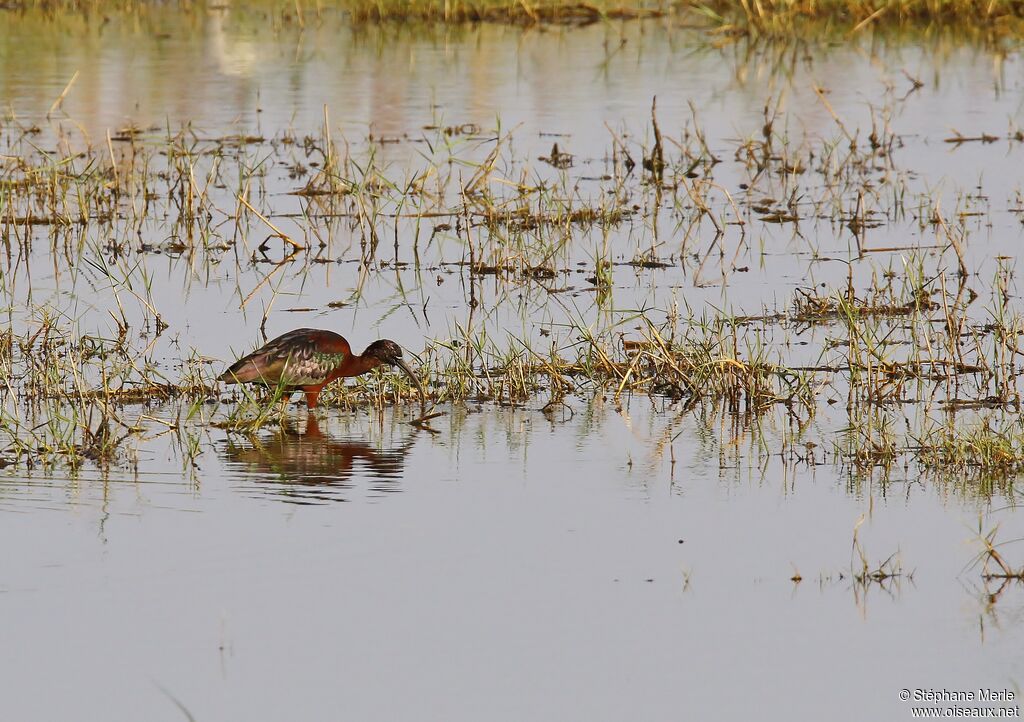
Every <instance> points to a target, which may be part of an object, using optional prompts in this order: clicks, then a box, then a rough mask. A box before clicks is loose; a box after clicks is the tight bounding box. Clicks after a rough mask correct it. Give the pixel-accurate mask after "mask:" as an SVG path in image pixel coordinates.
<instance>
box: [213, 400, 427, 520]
mask: <svg viewBox="0 0 1024 722" xmlns="http://www.w3.org/2000/svg"><path fill="white" fill-rule="evenodd" d="M414 441H415V434H412V435H410V436H409V437H407V438H406V439H405V440H404V441H403V442H402V443H401V444H399V445H397V446H394V447H391V448H379V446H375V445H373V444H371V443H368V442H367V441H365V440H363V439H359V438H335V437H332V436H331V435H329V434H326V433H324V432H323V431H321V429H320V422H319V421H318V420H317V418H316V417H315V416H314V415H312V414H310V415H309V416H308V418H307V420H306V425H305V428H300V427H299V425H298V424H295V423H294V422H289V423H288V424H287V425H286V426H284V427H283V428H281V429H280V430H279V431H277V432H276V433H274V434H273V435H271V436H262V437H257V438H248V439H244V440H240V439H233V438H229V439H228V443H227V446H226V447H225V449H224V460H225V464H226V466H227V467H228V469H229V470H230V471H231V472H232V473H233V474H236V475H238V476H241V477H243V478H244V480H245V487H246V490H247V491H255V492H257V493H258V494H259V495H260V496H273V497H275V498H277V499H280V500H281V501H286V502H290V503H294V504H320V503H325V502H331V501H349V500H350V499H351V496H352V495H353V494H357V493H358V494H359V495H361V496H368V497H374V496H380V495H382V494H387V493H391V492H395V491H399V490H400V487H399V482H400V481H401V479H402V477H403V476H404V471H405V457H406V455H407V454H408V453H409V451H410V449H411V448H412V445H413V443H414ZM357 485H358V487H360V488H361V489H364V490H365V491H360V492H357V491H356V487H357Z"/></svg>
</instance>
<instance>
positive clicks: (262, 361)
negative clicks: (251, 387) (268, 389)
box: [217, 328, 425, 409]
mask: <svg viewBox="0 0 1024 722" xmlns="http://www.w3.org/2000/svg"><path fill="white" fill-rule="evenodd" d="M381 364H387V365H389V366H397V367H398V368H400V369H402V371H404V372H405V373H406V374H407V375H408V376H409V378H410V379H412V382H413V383H414V384H415V385H416V388H417V389H418V390H419V392H420V398H421V399H424V398H425V395H424V392H423V386H422V385H421V384H420V382H419V379H417V378H416V374H414V373H413V371H412V369H411V368H409V366H408V365H407V364H406V363H405V361H403V360H402V348H401V347H400V346H399V345H398V344H397V343H395V342H394V341H389V340H387V339H381V340H380V341H374V342H373V343H372V344H370V345H369V346H368V347H367V348H366V350H365V351H364V352H363V353H362V354H354V353H352V347H351V346H349V343H348V341H346V340H345V339H344V337H342V336H339V335H338V334H336V333H334V332H333V331H322V330H319V329H315V328H299V329H296V330H294V331H289V332H288V333H286V334H284V335H281V336H278V337H277V338H275V339H273V340H271V341H269V342H267V343H266V344H265V345H263V346H261V347H260V348H258V349H256V350H255V351H253V352H252V353H251V354H249V355H248V356H243V357H242V358H240V359H238V361H236V362H235V363H233V364H232V365H231V366H230V367H229V368H228V370H227V371H225V372H224V373H222V374H221V375H220V376H219V377H218V378H217V380H218V381H223V382H225V383H228V384H234V383H259V384H263V385H265V386H275V387H277V386H281V387H284V389H285V390H286V391H288V392H292V391H302V392H303V393H304V394H305V395H306V403H307V404H308V405H309V408H311V409H313V408H316V405H317V398H318V397H319V395H320V392H321V391H322V390H323V388H324V386H326V385H327V384H329V383H331V382H332V381H334V380H336V379H339V378H342V377H345V376H359V375H361V374H364V373H366V372H367V371H370V370H372V369H375V368H377V367H378V366H380V365H381Z"/></svg>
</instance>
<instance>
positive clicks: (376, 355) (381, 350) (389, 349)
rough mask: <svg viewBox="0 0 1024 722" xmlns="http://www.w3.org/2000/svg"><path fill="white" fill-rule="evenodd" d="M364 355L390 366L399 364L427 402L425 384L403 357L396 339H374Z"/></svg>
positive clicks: (422, 399)
mask: <svg viewBox="0 0 1024 722" xmlns="http://www.w3.org/2000/svg"><path fill="white" fill-rule="evenodd" d="M363 356H368V357H370V358H372V359H376V360H377V361H379V362H380V363H382V364H387V365H388V366H397V367H398V368H400V369H402V371H404V372H405V375H406V376H408V377H409V379H410V380H411V381H412V382H413V384H414V385H415V386H416V389H417V390H418V391H419V392H420V400H421V401H422V402H423V404H426V399H427V394H426V392H425V391H424V390H423V384H421V383H420V380H419V379H418V378H417V377H416V374H415V373H414V372H413V370H412V369H411V368H410V367H409V364H407V363H406V362H405V360H404V359H403V358H402V347H401V346H399V345H398V344H397V343H395V342H394V341H390V340H388V339H386V338H382V339H381V340H380V341H374V342H373V343H371V344H370V345H369V346H367V347H366V350H365V351H363Z"/></svg>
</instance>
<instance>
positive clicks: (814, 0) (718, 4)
mask: <svg viewBox="0 0 1024 722" xmlns="http://www.w3.org/2000/svg"><path fill="white" fill-rule="evenodd" d="M151 4H153V3H152V2H150V1H149V0H25V1H24V2H23V3H20V5H22V6H25V7H28V8H32V9H37V10H42V11H45V12H47V13H51V14H57V13H69V12H85V13H96V12H99V11H103V12H104V13H111V12H117V11H121V12H132V11H140V10H142V9H143V8H144V7H145V6H146V5H151ZM179 5H180V7H181V8H182V9H185V10H195V9H196V8H199V9H202V10H205V8H206V6H207V5H218V6H219V5H222V3H219V2H218V3H213V2H212V0H211V1H210V2H207V3H204V2H194V1H193V0H179ZM246 5H248V6H250V7H251V9H255V10H258V11H260V12H264V13H266V14H267V15H268V17H274V18H275V19H276V20H278V21H284V22H293V23H296V24H298V25H305V24H306V23H307V22H315V21H316V20H317V19H318V18H319V17H320V16H321V15H322V14H323V13H324V12H331V11H339V10H340V11H342V12H344V13H345V14H346V15H347V16H348V17H349V18H350V19H351V20H352V21H354V22H381V21H384V22H396V21H402V22H440V23H465V22H480V21H486V22H498V23H515V24H537V23H558V24H564V25H584V24H589V23H594V22H599V21H602V20H616V19H625V20H630V19H637V18H645V17H663V16H666V15H675V14H684V13H685V14H686V15H688V16H690V17H696V18H700V19H703V20H704V21H705V22H708V23H710V24H711V25H712V26H715V27H717V28H718V29H719V30H720V31H722V30H725V31H730V30H731V31H733V32H744V31H754V32H757V33H760V34H764V35H792V34H795V33H797V32H799V31H801V30H805V29H806V26H807V25H808V23H809V22H818V23H823V24H825V25H826V26H832V27H838V28H839V29H846V30H848V29H849V28H855V29H857V30H861V29H863V28H865V27H870V26H892V25H906V24H912V23H948V24H957V25H959V26H960V27H961V28H993V29H1002V30H1007V29H1014V28H1016V30H1019V27H1017V26H1019V5H1018V3H1017V2H1015V0H932V1H931V2H895V1H894V0H739V2H736V1H735V0H689V1H683V0H593V1H592V2H577V1H576V0H542V1H539V2H522V1H521V0H317V1H316V2H311V1H310V0H249V1H248V2H246Z"/></svg>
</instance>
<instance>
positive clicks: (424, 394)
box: [395, 359, 427, 409]
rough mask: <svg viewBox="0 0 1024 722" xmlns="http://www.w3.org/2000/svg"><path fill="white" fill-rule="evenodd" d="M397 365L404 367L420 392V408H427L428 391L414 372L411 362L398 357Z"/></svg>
mask: <svg viewBox="0 0 1024 722" xmlns="http://www.w3.org/2000/svg"><path fill="white" fill-rule="evenodd" d="M395 366H397V367H398V368H400V369H402V371H404V372H405V375H406V376H408V377H409V379H410V380H411V381H412V382H413V383H414V384H415V385H416V389H417V390H418V391H419V392H420V408H421V409H426V408H427V392H426V391H424V390H423V384H421V383H420V380H419V378H418V377H417V376H416V374H415V373H414V372H413V370H412V368H410V367H409V364H407V363H406V362H405V361H403V360H402V359H398V360H397V361H395Z"/></svg>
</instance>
